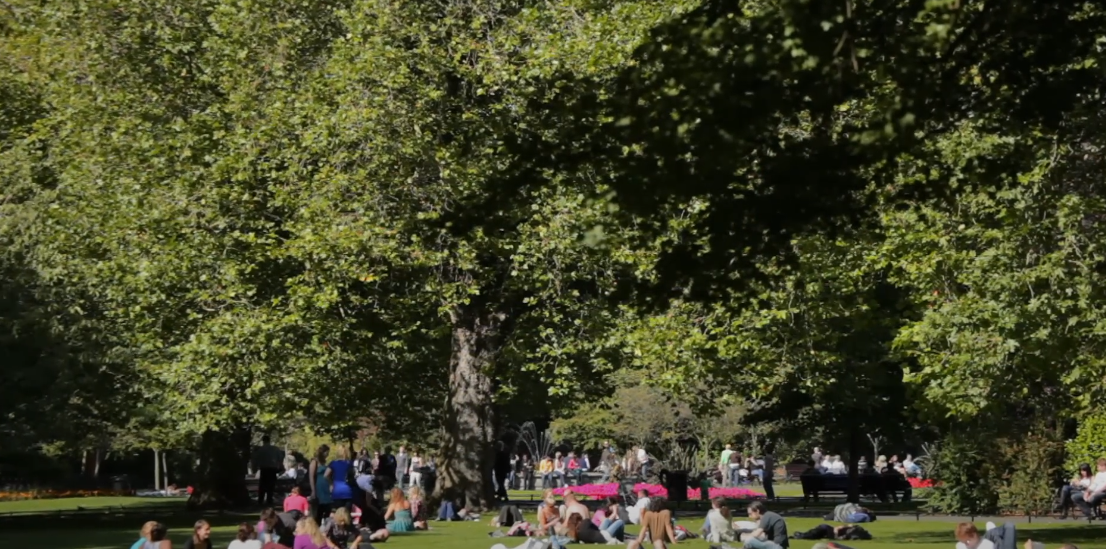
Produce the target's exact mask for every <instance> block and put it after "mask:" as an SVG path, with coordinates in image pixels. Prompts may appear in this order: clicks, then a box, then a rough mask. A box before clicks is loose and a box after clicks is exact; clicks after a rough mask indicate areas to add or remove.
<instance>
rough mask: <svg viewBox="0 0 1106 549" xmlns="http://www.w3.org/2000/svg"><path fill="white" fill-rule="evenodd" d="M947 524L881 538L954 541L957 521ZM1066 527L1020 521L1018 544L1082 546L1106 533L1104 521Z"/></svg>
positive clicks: (894, 541) (1096, 542) (1098, 540)
mask: <svg viewBox="0 0 1106 549" xmlns="http://www.w3.org/2000/svg"><path fill="white" fill-rule="evenodd" d="M943 526H944V527H940V528H939V527H937V525H936V524H935V525H934V528H933V529H931V530H922V531H912V532H899V533H895V534H889V535H886V536H880V538H881V541H888V542H891V543H948V544H950V545H953V544H955V543H956V541H955V539H954V536H953V531H954V530H955V529H956V523H954V522H948V523H944V524H943ZM1064 526H1065V527H1062V528H1061V527H1058V526H1057V525H1056V524H1018V525H1017V535H1018V547H1019V548H1020V547H1021V544H1023V543H1025V540H1028V539H1032V540H1033V541H1039V542H1041V543H1044V544H1045V545H1053V544H1064V543H1072V544H1075V545H1076V546H1079V547H1083V546H1084V545H1087V544H1098V543H1101V540H1102V539H1103V537H1104V535H1106V527H1104V526H1102V525H1096V524H1095V525H1093V524H1087V523H1086V522H1073V523H1070V524H1067V525H1064Z"/></svg>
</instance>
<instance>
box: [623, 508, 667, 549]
mask: <svg viewBox="0 0 1106 549" xmlns="http://www.w3.org/2000/svg"><path fill="white" fill-rule="evenodd" d="M666 503H667V502H665V500H664V498H662V497H656V498H652V499H650V500H649V507H648V508H647V509H646V511H645V513H644V514H643V515H642V518H641V530H640V531H639V532H638V535H637V538H635V539H634V540H633V541H631V542H630V543H629V544H628V545H627V546H626V549H641V547H642V546H643V544H645V543H646V542H649V543H652V545H653V549H667V547H668V545H669V544H674V543H676V532H675V529H674V528H673V526H672V511H669V510H668V506H667V504H666Z"/></svg>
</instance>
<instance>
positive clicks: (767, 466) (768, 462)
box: [760, 444, 776, 501]
mask: <svg viewBox="0 0 1106 549" xmlns="http://www.w3.org/2000/svg"><path fill="white" fill-rule="evenodd" d="M761 470H762V473H761V475H762V476H761V479H760V483H761V486H763V488H764V497H765V498H766V499H768V501H772V500H774V499H776V491H775V489H773V488H772V479H773V477H775V473H776V454H775V448H773V447H772V445H771V444H768V445H766V446H765V447H764V466H763V468H762V469H761Z"/></svg>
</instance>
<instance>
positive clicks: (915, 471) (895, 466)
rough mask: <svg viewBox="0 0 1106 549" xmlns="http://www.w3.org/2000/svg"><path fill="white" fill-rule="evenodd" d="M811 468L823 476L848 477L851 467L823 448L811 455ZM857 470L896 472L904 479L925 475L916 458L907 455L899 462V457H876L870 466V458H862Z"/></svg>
mask: <svg viewBox="0 0 1106 549" xmlns="http://www.w3.org/2000/svg"><path fill="white" fill-rule="evenodd" d="M810 463H811V464H812V465H811V466H812V467H813V468H814V469H816V470H817V471H818V472H819V473H821V474H823V475H847V474H849V467H848V465H846V464H845V462H844V461H842V460H841V456H839V455H829V454H823V453H822V449H821V448H815V449H814V453H813V454H812V455H811V461H810ZM857 469H858V470H859V471H860V473H861V474H885V473H889V472H896V473H898V474H900V475H902V476H904V477H920V476H922V474H923V471H922V467H921V466H920V465H918V464H917V463H915V461H914V457H913V456H911V455H910V454H906V459H903V460H901V461H900V460H899V456H898V455H892V456H891V459H887V456H883V455H881V456H878V457H876V461H875V463H872V464H870V465H869V463H868V458H867V457H865V456H860V459H859V460H858V461H857Z"/></svg>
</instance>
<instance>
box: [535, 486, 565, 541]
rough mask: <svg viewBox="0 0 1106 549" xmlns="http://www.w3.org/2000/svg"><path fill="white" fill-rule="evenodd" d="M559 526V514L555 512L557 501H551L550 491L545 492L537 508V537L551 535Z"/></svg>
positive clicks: (551, 493) (551, 494)
mask: <svg viewBox="0 0 1106 549" xmlns="http://www.w3.org/2000/svg"><path fill="white" fill-rule="evenodd" d="M561 524H562V522H561V513H560V512H559V511H558V510H557V500H556V499H553V492H552V491H547V492H546V494H545V499H544V500H543V501H542V505H541V506H540V507H539V508H538V535H539V536H548V535H551V534H553V533H554V532H555V531H556V529H557V527H559V526H561Z"/></svg>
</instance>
